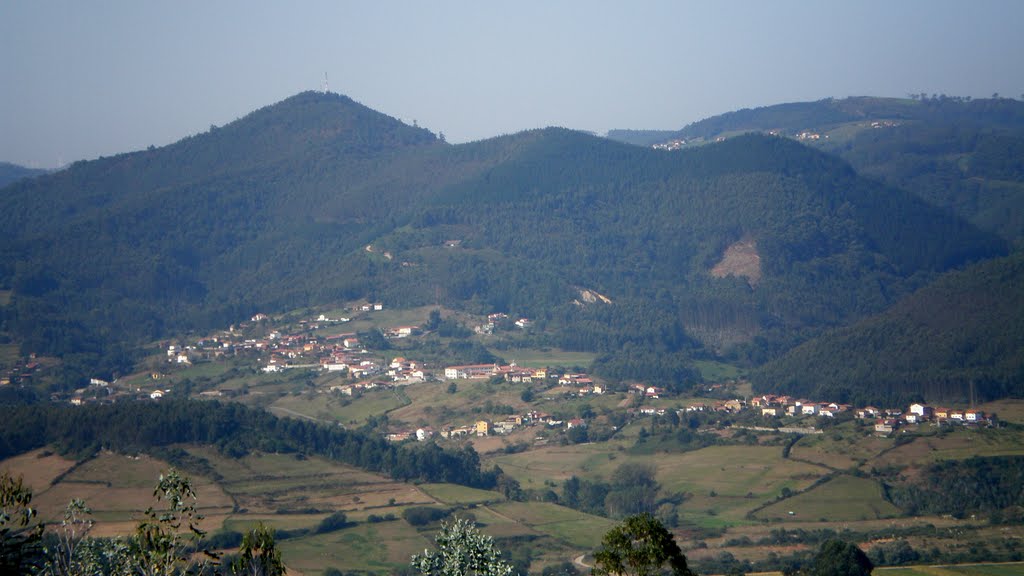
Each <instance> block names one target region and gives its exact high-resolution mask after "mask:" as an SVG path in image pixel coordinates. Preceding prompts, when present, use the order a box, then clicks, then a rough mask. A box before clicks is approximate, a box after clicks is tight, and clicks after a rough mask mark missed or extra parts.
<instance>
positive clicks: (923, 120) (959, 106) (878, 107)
mask: <svg viewBox="0 0 1024 576" xmlns="http://www.w3.org/2000/svg"><path fill="white" fill-rule="evenodd" d="M746 132H765V133H766V132H772V133H776V134H779V135H783V136H788V137H793V138H798V139H800V140H802V141H803V142H804V143H806V144H808V145H811V146H814V147H816V148H819V149H822V150H825V151H828V152H831V153H833V154H836V155H838V156H840V157H841V158H843V159H844V160H846V161H847V162H849V163H850V164H851V165H852V166H853V167H854V168H855V169H856V170H857V171H858V172H860V173H861V174H863V175H866V176H870V177H873V178H878V179H880V180H882V181H883V182H885V183H886V184H889V185H890V186H894V187H897V188H902V189H904V190H907V191H910V192H913V193H915V194H917V195H918V196H920V197H921V198H923V199H925V200H926V201H928V202H929V203H931V204H934V205H936V206H940V207H943V208H947V209H950V210H952V211H953V212H955V213H956V214H958V215H960V216H962V217H964V218H966V219H968V220H970V221H971V222H972V223H974V224H975V225H977V226H979V227H980V228H982V229H984V230H988V231H991V232H995V233H997V234H1000V235H1001V236H1003V237H1004V238H1006V239H1007V240H1010V241H1013V242H1017V243H1018V245H1019V244H1021V243H1024V164H1022V162H1024V152H1022V151H1024V102H1021V101H1018V100H1014V99H1010V98H991V99H979V100H972V99H970V98H956V97H947V96H945V95H942V96H936V95H933V96H931V97H929V96H927V95H915V96H914V97H913V98H906V99H900V98H870V97H858V98H845V99H831V98H829V99H825V100H819V101H817V102H795V103H788V104H778V105H775V106H765V107H761V108H754V109H744V110H738V111H735V112H729V113H726V114H722V115H719V116H714V117H712V118H707V119H704V120H701V121H699V122H694V123H693V124H690V125H689V126H686V127H685V128H683V129H682V130H679V131H677V132H674V133H669V134H666V133H663V132H659V131H626V130H617V131H612V132H609V134H608V136H609V137H610V138H613V139H619V140H621V141H624V142H629V143H633V144H642V145H646V146H650V145H652V144H657V143H661V142H666V141H671V140H685V141H686V142H687V143H689V144H700V143H705V142H710V141H713V140H715V139H717V138H720V137H731V136H734V135H736V134H741V133H746Z"/></svg>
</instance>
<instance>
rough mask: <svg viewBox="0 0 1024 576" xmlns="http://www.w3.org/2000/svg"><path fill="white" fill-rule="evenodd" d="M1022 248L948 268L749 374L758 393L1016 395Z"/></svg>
mask: <svg viewBox="0 0 1024 576" xmlns="http://www.w3.org/2000/svg"><path fill="white" fill-rule="evenodd" d="M1022 312H1024V253H1022V252H1017V253H1015V254H1013V255H1011V256H1009V257H1006V258H999V259H995V260H991V261H988V262H983V263H981V264H977V265H975V266H972V267H970V268H967V269H965V270H961V271H956V272H950V273H948V274H946V275H944V276H942V277H941V278H940V279H939V280H938V281H936V282H934V283H933V284H930V285H928V286H927V287H925V288H923V289H921V290H919V291H918V292H915V293H914V294H912V295H911V296H909V297H907V298H905V299H903V300H901V301H900V302H899V303H898V304H896V305H895V306H893V307H892V308H891V309H890V310H887V311H886V312H884V313H882V314H879V315H877V316H872V317H870V318H867V319H865V320H863V321H861V322H858V323H856V324H854V325H853V326H849V327H845V328H840V329H837V330H835V331H833V332H830V333H828V334H826V335H824V336H822V337H820V338H817V339H815V340H812V341H810V342H807V343H805V344H803V345H801V346H799V347H797V348H795V349H794V350H792V351H791V352H789V353H788V354H786V355H785V356H783V357H782V358H780V359H778V360H777V361H774V362H771V363H769V364H767V365H766V366H764V367H763V368H762V369H760V370H758V371H757V372H756V373H755V375H754V383H755V386H756V388H757V389H758V390H762V391H765V392H771V391H784V392H786V393H790V394H797V395H803V396H806V397H808V398H838V397H848V398H851V399H852V398H859V399H862V400H864V401H865V402H882V401H884V402H887V403H889V404H895V403H897V402H899V401H906V400H909V399H911V398H913V397H915V396H923V397H924V398H926V399H928V400H929V401H940V400H946V401H961V402H963V401H967V400H970V399H971V397H970V394H971V388H972V386H973V388H974V395H975V398H976V399H977V400H979V401H984V400H989V399H993V398H1001V397H1004V396H1014V397H1020V396H1022V395H1024V314H1022Z"/></svg>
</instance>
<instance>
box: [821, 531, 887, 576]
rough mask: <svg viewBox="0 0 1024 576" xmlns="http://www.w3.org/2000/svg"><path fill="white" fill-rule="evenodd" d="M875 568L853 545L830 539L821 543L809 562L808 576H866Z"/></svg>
mask: <svg viewBox="0 0 1024 576" xmlns="http://www.w3.org/2000/svg"><path fill="white" fill-rule="evenodd" d="M874 568H875V566H874V564H872V563H871V560H870V559H869V558H868V556H867V554H865V553H864V551H863V550H861V549H860V548H858V547H857V546H856V545H855V544H851V543H849V542H846V541H843V540H838V539H832V540H826V541H825V542H823V543H822V545H821V549H820V550H818V553H817V554H815V556H814V559H813V560H811V565H810V568H809V569H808V570H807V573H808V575H809V576H868V575H869V574H871V571H872V570H874Z"/></svg>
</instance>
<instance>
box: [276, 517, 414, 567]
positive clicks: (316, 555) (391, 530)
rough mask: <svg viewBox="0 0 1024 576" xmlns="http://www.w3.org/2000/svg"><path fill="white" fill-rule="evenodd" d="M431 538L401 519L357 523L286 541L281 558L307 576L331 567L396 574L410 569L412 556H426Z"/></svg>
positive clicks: (282, 545)
mask: <svg viewBox="0 0 1024 576" xmlns="http://www.w3.org/2000/svg"><path fill="white" fill-rule="evenodd" d="M431 544H432V537H429V536H428V535H424V534H421V533H419V532H418V531H417V530H416V529H415V528H413V527H412V526H409V524H407V523H406V522H404V521H402V520H396V521H391V522H379V523H376V524H358V525H356V526H352V527H350V528H346V529H344V530H339V531H337V532H331V533H328V534H319V535H315V536H305V537H302V538H295V539H289V540H283V541H281V543H280V548H281V556H282V559H283V560H284V563H285V565H287V566H288V567H289V568H290V569H292V570H298V571H299V572H301V573H302V574H305V575H307V576H310V575H315V574H321V573H323V570H325V569H326V568H329V567H336V568H339V569H344V570H345V571H346V572H347V571H350V570H363V571H377V572H385V573H393V572H394V570H395V569H396V568H399V567H403V566H408V565H409V558H410V557H411V556H412V555H413V554H417V553H420V554H421V553H423V550H424V549H426V548H428V547H429V546H430V545H431Z"/></svg>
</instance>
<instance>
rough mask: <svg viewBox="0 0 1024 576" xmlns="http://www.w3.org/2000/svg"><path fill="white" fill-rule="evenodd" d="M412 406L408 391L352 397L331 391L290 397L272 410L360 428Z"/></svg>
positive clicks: (281, 414)
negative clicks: (403, 407)
mask: <svg viewBox="0 0 1024 576" xmlns="http://www.w3.org/2000/svg"><path fill="white" fill-rule="evenodd" d="M408 403H409V400H408V398H407V397H406V396H405V391H404V390H400V389H395V390H370V391H368V392H364V393H363V394H362V395H360V396H356V397H349V396H343V395H341V394H334V393H329V392H314V391H310V392H304V393H302V394H298V395H295V394H287V395H284V396H281V397H280V398H278V399H277V400H275V401H274V402H273V403H272V404H271V405H270V406H269V410H270V411H271V412H275V409H282V410H280V413H279V414H278V415H279V416H295V415H296V414H301V415H304V416H307V417H309V418H314V419H317V420H326V421H336V422H341V423H342V424H345V425H347V426H348V425H360V424H362V423H364V422H366V420H367V418H369V417H371V416H380V415H382V414H386V413H387V412H389V411H391V410H394V409H395V408H398V407H400V406H405V405H406V404H408Z"/></svg>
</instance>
